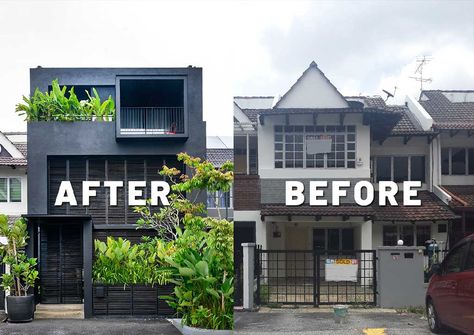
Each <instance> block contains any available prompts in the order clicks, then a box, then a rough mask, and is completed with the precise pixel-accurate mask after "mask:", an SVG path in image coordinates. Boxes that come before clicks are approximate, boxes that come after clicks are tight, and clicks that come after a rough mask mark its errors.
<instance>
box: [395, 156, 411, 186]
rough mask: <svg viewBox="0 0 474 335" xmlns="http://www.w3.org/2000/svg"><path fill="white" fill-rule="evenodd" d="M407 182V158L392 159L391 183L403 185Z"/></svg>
mask: <svg viewBox="0 0 474 335" xmlns="http://www.w3.org/2000/svg"><path fill="white" fill-rule="evenodd" d="M407 180H408V157H393V181H394V182H396V183H403V182H404V181H407Z"/></svg>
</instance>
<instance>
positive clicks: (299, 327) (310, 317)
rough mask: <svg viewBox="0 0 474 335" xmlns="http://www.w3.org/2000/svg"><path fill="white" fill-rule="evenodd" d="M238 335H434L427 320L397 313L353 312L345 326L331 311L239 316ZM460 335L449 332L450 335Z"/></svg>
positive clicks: (263, 312)
mask: <svg viewBox="0 0 474 335" xmlns="http://www.w3.org/2000/svg"><path fill="white" fill-rule="evenodd" d="M234 319H235V330H236V334H246V335H248V334H259V335H262V334H269V335H270V334H271V335H275V334H291V335H307V334H308V335H309V334H315V335H321V334H331V335H352V334H354V335H356V334H357V335H382V334H386V335H425V334H426V335H428V334H432V333H431V332H430V331H429V329H428V325H427V321H426V319H425V318H422V316H420V315H416V314H399V313H397V312H396V311H394V310H381V309H351V310H350V312H349V316H348V319H347V323H345V324H336V323H335V322H334V319H333V314H332V311H331V310H330V309H327V308H320V309H314V308H308V309H306V308H301V309H263V310H260V311H259V312H236V313H235V316H234ZM448 334H449V335H459V334H460V333H457V332H448V333H446V335H448Z"/></svg>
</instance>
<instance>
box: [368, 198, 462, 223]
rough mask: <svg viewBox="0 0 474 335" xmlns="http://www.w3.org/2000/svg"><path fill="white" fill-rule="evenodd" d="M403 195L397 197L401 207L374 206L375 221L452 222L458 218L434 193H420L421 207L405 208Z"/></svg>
mask: <svg viewBox="0 0 474 335" xmlns="http://www.w3.org/2000/svg"><path fill="white" fill-rule="evenodd" d="M402 197H403V193H402V192H400V193H399V195H398V197H397V202H398V204H399V206H383V207H382V206H378V205H375V206H374V211H375V219H376V220H378V221H431V220H452V219H456V218H458V216H457V215H456V214H454V212H453V211H452V210H451V209H450V208H449V206H448V205H446V204H445V203H444V202H442V201H441V200H440V199H439V198H438V197H437V196H436V195H435V194H434V193H431V192H428V191H420V192H418V199H420V200H421V206H403V205H400V204H401V203H402Z"/></svg>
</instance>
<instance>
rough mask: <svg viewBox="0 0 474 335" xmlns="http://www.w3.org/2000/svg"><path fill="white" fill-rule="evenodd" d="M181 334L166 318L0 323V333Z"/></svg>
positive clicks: (25, 334) (85, 334)
mask: <svg viewBox="0 0 474 335" xmlns="http://www.w3.org/2000/svg"><path fill="white" fill-rule="evenodd" d="M6 334H8V335H96V334H97V335H128V334H137V335H148V334H150V335H151V334H153V335H178V334H181V333H180V332H178V331H177V330H176V328H175V327H174V326H172V325H171V324H170V323H169V322H168V321H166V320H140V319H133V320H127V319H106V320H105V319H87V320H73V319H40V320H35V321H33V322H30V323H16V324H14V323H0V335H6Z"/></svg>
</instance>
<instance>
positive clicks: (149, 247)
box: [92, 237, 172, 286]
mask: <svg viewBox="0 0 474 335" xmlns="http://www.w3.org/2000/svg"><path fill="white" fill-rule="evenodd" d="M94 244H95V256H96V259H95V262H94V266H93V270H92V273H93V279H94V282H95V283H98V284H104V285H137V284H141V285H151V286H153V285H155V284H159V285H163V284H165V283H166V282H167V281H168V279H169V276H170V272H169V271H160V268H161V267H162V264H163V263H162V259H163V258H164V257H166V256H167V255H168V254H169V253H170V252H172V250H168V249H167V248H168V245H167V244H165V243H163V241H161V240H159V239H157V238H153V239H151V238H144V241H143V242H142V243H138V244H135V245H132V244H131V243H130V241H128V240H126V239H122V238H118V239H114V238H112V237H108V238H107V242H101V241H99V240H95V243H94Z"/></svg>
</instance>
